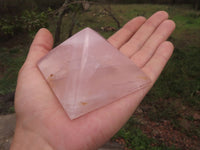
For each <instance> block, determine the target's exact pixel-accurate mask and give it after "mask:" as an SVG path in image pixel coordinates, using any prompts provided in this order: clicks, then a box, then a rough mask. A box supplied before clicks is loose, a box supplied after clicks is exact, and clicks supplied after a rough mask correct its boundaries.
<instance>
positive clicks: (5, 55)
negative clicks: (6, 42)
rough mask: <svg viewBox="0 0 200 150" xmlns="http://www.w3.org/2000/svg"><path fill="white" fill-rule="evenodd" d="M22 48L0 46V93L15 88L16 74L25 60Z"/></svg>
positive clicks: (2, 93) (5, 92) (3, 93)
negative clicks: (0, 75) (0, 76)
mask: <svg viewBox="0 0 200 150" xmlns="http://www.w3.org/2000/svg"><path fill="white" fill-rule="evenodd" d="M25 55H26V53H24V50H23V49H21V48H18V47H16V48H12V49H8V48H0V58H1V60H0V68H1V70H2V72H1V74H2V76H3V77H2V78H1V79H0V94H1V95H5V94H8V93H10V92H12V91H14V90H15V87H16V82H17V74H18V71H19V69H20V68H21V66H22V64H23V62H24V60H25Z"/></svg>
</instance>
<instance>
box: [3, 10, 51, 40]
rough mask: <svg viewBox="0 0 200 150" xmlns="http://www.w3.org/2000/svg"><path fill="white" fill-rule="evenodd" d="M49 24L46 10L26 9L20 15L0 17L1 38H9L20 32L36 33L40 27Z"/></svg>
mask: <svg viewBox="0 0 200 150" xmlns="http://www.w3.org/2000/svg"><path fill="white" fill-rule="evenodd" d="M48 12H49V11H48ZM47 26H48V23H47V13H46V12H35V11H32V10H25V11H24V12H23V13H22V14H21V15H20V16H6V17H5V18H4V17H3V18H0V37H1V40H7V39H8V38H11V37H13V36H15V35H16V34H18V33H20V32H28V33H35V32H36V31H37V30H38V29H39V28H41V27H47Z"/></svg>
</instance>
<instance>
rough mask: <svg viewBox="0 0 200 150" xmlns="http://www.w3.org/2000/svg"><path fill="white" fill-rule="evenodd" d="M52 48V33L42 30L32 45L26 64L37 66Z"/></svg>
mask: <svg viewBox="0 0 200 150" xmlns="http://www.w3.org/2000/svg"><path fill="white" fill-rule="evenodd" d="M52 46H53V37H52V35H51V33H50V32H49V31H48V30H47V29H45V28H42V29H40V30H39V31H38V32H37V34H36V35H35V38H34V40H33V42H32V44H31V47H30V50H29V53H28V56H27V59H26V61H25V64H26V65H30V66H36V64H37V62H38V60H40V59H41V58H42V57H43V56H45V55H46V54H47V53H48V51H49V50H51V48H52Z"/></svg>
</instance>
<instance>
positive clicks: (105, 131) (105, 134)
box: [11, 11, 175, 150]
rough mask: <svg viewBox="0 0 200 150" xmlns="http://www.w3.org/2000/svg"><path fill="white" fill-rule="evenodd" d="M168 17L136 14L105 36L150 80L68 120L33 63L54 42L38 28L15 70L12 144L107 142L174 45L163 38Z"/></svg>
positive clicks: (167, 31) (60, 147)
mask: <svg viewBox="0 0 200 150" xmlns="http://www.w3.org/2000/svg"><path fill="white" fill-rule="evenodd" d="M167 18H168V15H167V13H166V12H162V11H161V12H157V13H155V14H154V15H152V16H151V17H150V18H149V19H148V20H146V19H145V18H144V17H136V18H134V19H132V20H131V21H129V22H128V23H127V24H125V25H124V26H123V28H122V29H120V30H119V31H118V32H116V33H115V34H114V35H113V36H111V37H110V38H109V39H108V41H109V42H110V43H111V44H112V45H113V46H115V47H116V48H118V49H119V50H120V51H121V52H122V53H123V54H124V55H126V56H127V57H129V58H130V59H131V60H132V61H133V62H134V63H135V64H136V65H137V66H139V67H140V68H141V70H143V72H145V74H146V75H147V76H148V77H149V78H150V79H151V81H152V82H151V84H149V85H148V86H147V87H145V88H143V89H141V90H139V91H137V92H135V93H133V94H131V95H129V96H127V97H125V98H123V99H120V100H118V101H115V102H114V103H112V104H109V105H107V106H105V107H102V108H100V109H98V110H95V111H93V112H90V113H88V114H86V115H84V116H82V117H80V118H77V119H75V120H70V119H69V117H68V116H67V114H66V112H65V111H64V109H63V108H62V106H61V105H60V103H59V102H58V100H57V98H56V97H55V95H54V94H53V92H52V91H51V89H50V88H49V86H48V84H47V82H46V81H45V79H44V78H43V76H42V74H41V73H40V71H39V70H38V68H37V66H36V64H37V62H38V60H39V59H41V58H42V57H43V56H45V55H46V54H47V53H48V51H49V50H50V49H51V48H52V45H53V38H52V35H51V34H50V33H49V31H48V30H46V29H41V30H40V31H39V32H38V33H37V35H36V37H35V39H34V41H33V43H32V45H31V47H30V51H29V54H28V57H27V59H26V61H25V63H24V65H23V66H22V68H21V70H20V72H19V77H18V82H17V88H16V95H15V109H16V114H17V125H16V131H15V137H14V141H13V144H12V146H11V149H18V148H20V149H23V146H22V145H21V146H20V145H19V144H18V143H20V140H19V137H23V138H24V141H26V140H32V144H34V143H35V144H37V143H40V144H38V146H39V148H37V149H45V148H46V149H57V150H64V149H69V150H74V149H75V150H76V149H96V148H98V147H99V146H101V145H102V144H104V143H105V142H106V141H108V140H109V139H110V138H111V137H112V136H113V135H114V134H115V133H116V132H117V131H118V130H119V129H120V128H121V127H122V126H123V125H124V124H125V122H126V121H127V120H128V119H129V117H130V116H131V115H132V113H133V112H134V110H135V109H136V108H137V106H138V105H139V103H140V102H141V100H142V99H143V97H144V96H145V95H146V93H147V92H148V91H149V90H150V88H151V87H152V86H153V84H154V83H155V81H156V79H157V78H158V76H159V74H160V73H161V71H162V69H163V68H164V66H165V64H166V62H167V61H168V59H169V58H170V56H171V54H172V52H173V45H172V44H171V43H170V42H167V41H166V39H167V38H168V37H169V36H170V34H171V33H172V31H173V30H174V28H175V24H174V23H173V21H171V20H168V19H167ZM66 92H67V91H66ZM26 136H27V137H26ZM29 137H32V138H30V139H29ZM23 138H22V139H23ZM35 139H36V140H35ZM42 145H47V146H46V147H45V148H44V147H43V146H42ZM25 146H26V145H24V147H25ZM31 148H32V149H35V148H34V147H29V149H31Z"/></svg>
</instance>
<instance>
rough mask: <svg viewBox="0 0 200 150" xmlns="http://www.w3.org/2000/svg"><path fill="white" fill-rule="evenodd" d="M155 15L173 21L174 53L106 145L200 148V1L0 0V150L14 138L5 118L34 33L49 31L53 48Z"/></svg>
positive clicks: (144, 149)
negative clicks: (86, 31)
mask: <svg viewBox="0 0 200 150" xmlns="http://www.w3.org/2000/svg"><path fill="white" fill-rule="evenodd" d="M159 10H165V11H167V12H168V13H169V16H170V17H169V18H170V19H172V20H174V21H175V23H176V30H175V31H174V32H173V34H172V35H171V36H170V38H169V39H168V40H170V41H172V42H173V43H174V45H175V51H174V54H173V56H172V58H171V59H170V61H169V62H168V64H167V66H166V67H165V69H164V71H163V72H162V74H161V76H160V78H159V79H158V80H157V82H156V84H155V85H154V87H153V88H152V90H151V91H150V93H149V94H148V95H147V96H146V97H145V99H144V100H143V102H142V104H141V105H140V106H139V108H138V109H137V111H136V112H135V113H134V115H133V116H132V117H131V118H130V120H129V121H128V122H127V124H126V125H125V126H124V127H123V128H122V129H121V130H120V131H119V132H118V133H117V134H116V135H115V136H114V137H113V138H112V139H111V142H112V143H118V144H120V145H121V147H123V148H122V149H127V150H128V149H130V150H178V149H180V150H187V149H190V150H199V149H200V142H199V141H200V67H199V65H200V0H191V1H188V0H152V1H148V0H107V1H106V0H104V1H103V0H102V1H97V0H96V1H93V0H90V1H86V0H79V1H77V0H32V1H30V0H0V149H2V150H4V149H8V147H9V142H10V140H11V139H12V135H13V126H14V121H13V120H14V118H15V116H13V117H11V118H7V119H5V118H6V116H9V117H10V114H13V113H14V112H15V110H14V105H13V99H14V91H15V86H16V79H17V74H18V71H19V69H20V67H21V66H22V64H23V62H24V60H25V58H26V55H27V53H28V50H29V46H30V44H31V42H32V40H33V38H34V35H35V33H36V32H37V31H38V29H40V28H42V27H45V28H48V29H49V30H50V31H51V32H52V34H53V36H54V39H55V45H57V44H59V43H61V42H62V41H64V40H65V39H67V38H68V37H70V36H72V35H73V34H74V33H76V32H77V31H79V30H81V29H83V28H85V27H91V28H93V29H94V30H96V31H97V32H99V33H100V34H101V35H103V36H104V37H105V38H108V37H109V36H110V35H112V34H113V33H114V32H116V31H117V30H118V29H120V28H121V27H122V26H123V25H124V24H125V23H126V22H127V21H129V20H130V19H132V18H134V17H136V16H145V17H147V18H148V17H150V16H151V15H152V14H153V13H154V12H156V11H159ZM4 120H6V121H8V120H12V121H11V122H9V121H8V122H5V121H4ZM2 126H3V127H2ZM5 126H11V127H10V129H6V128H4V127H5ZM6 130H12V131H6ZM5 143H6V144H7V146H5V145H6V144H5Z"/></svg>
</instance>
